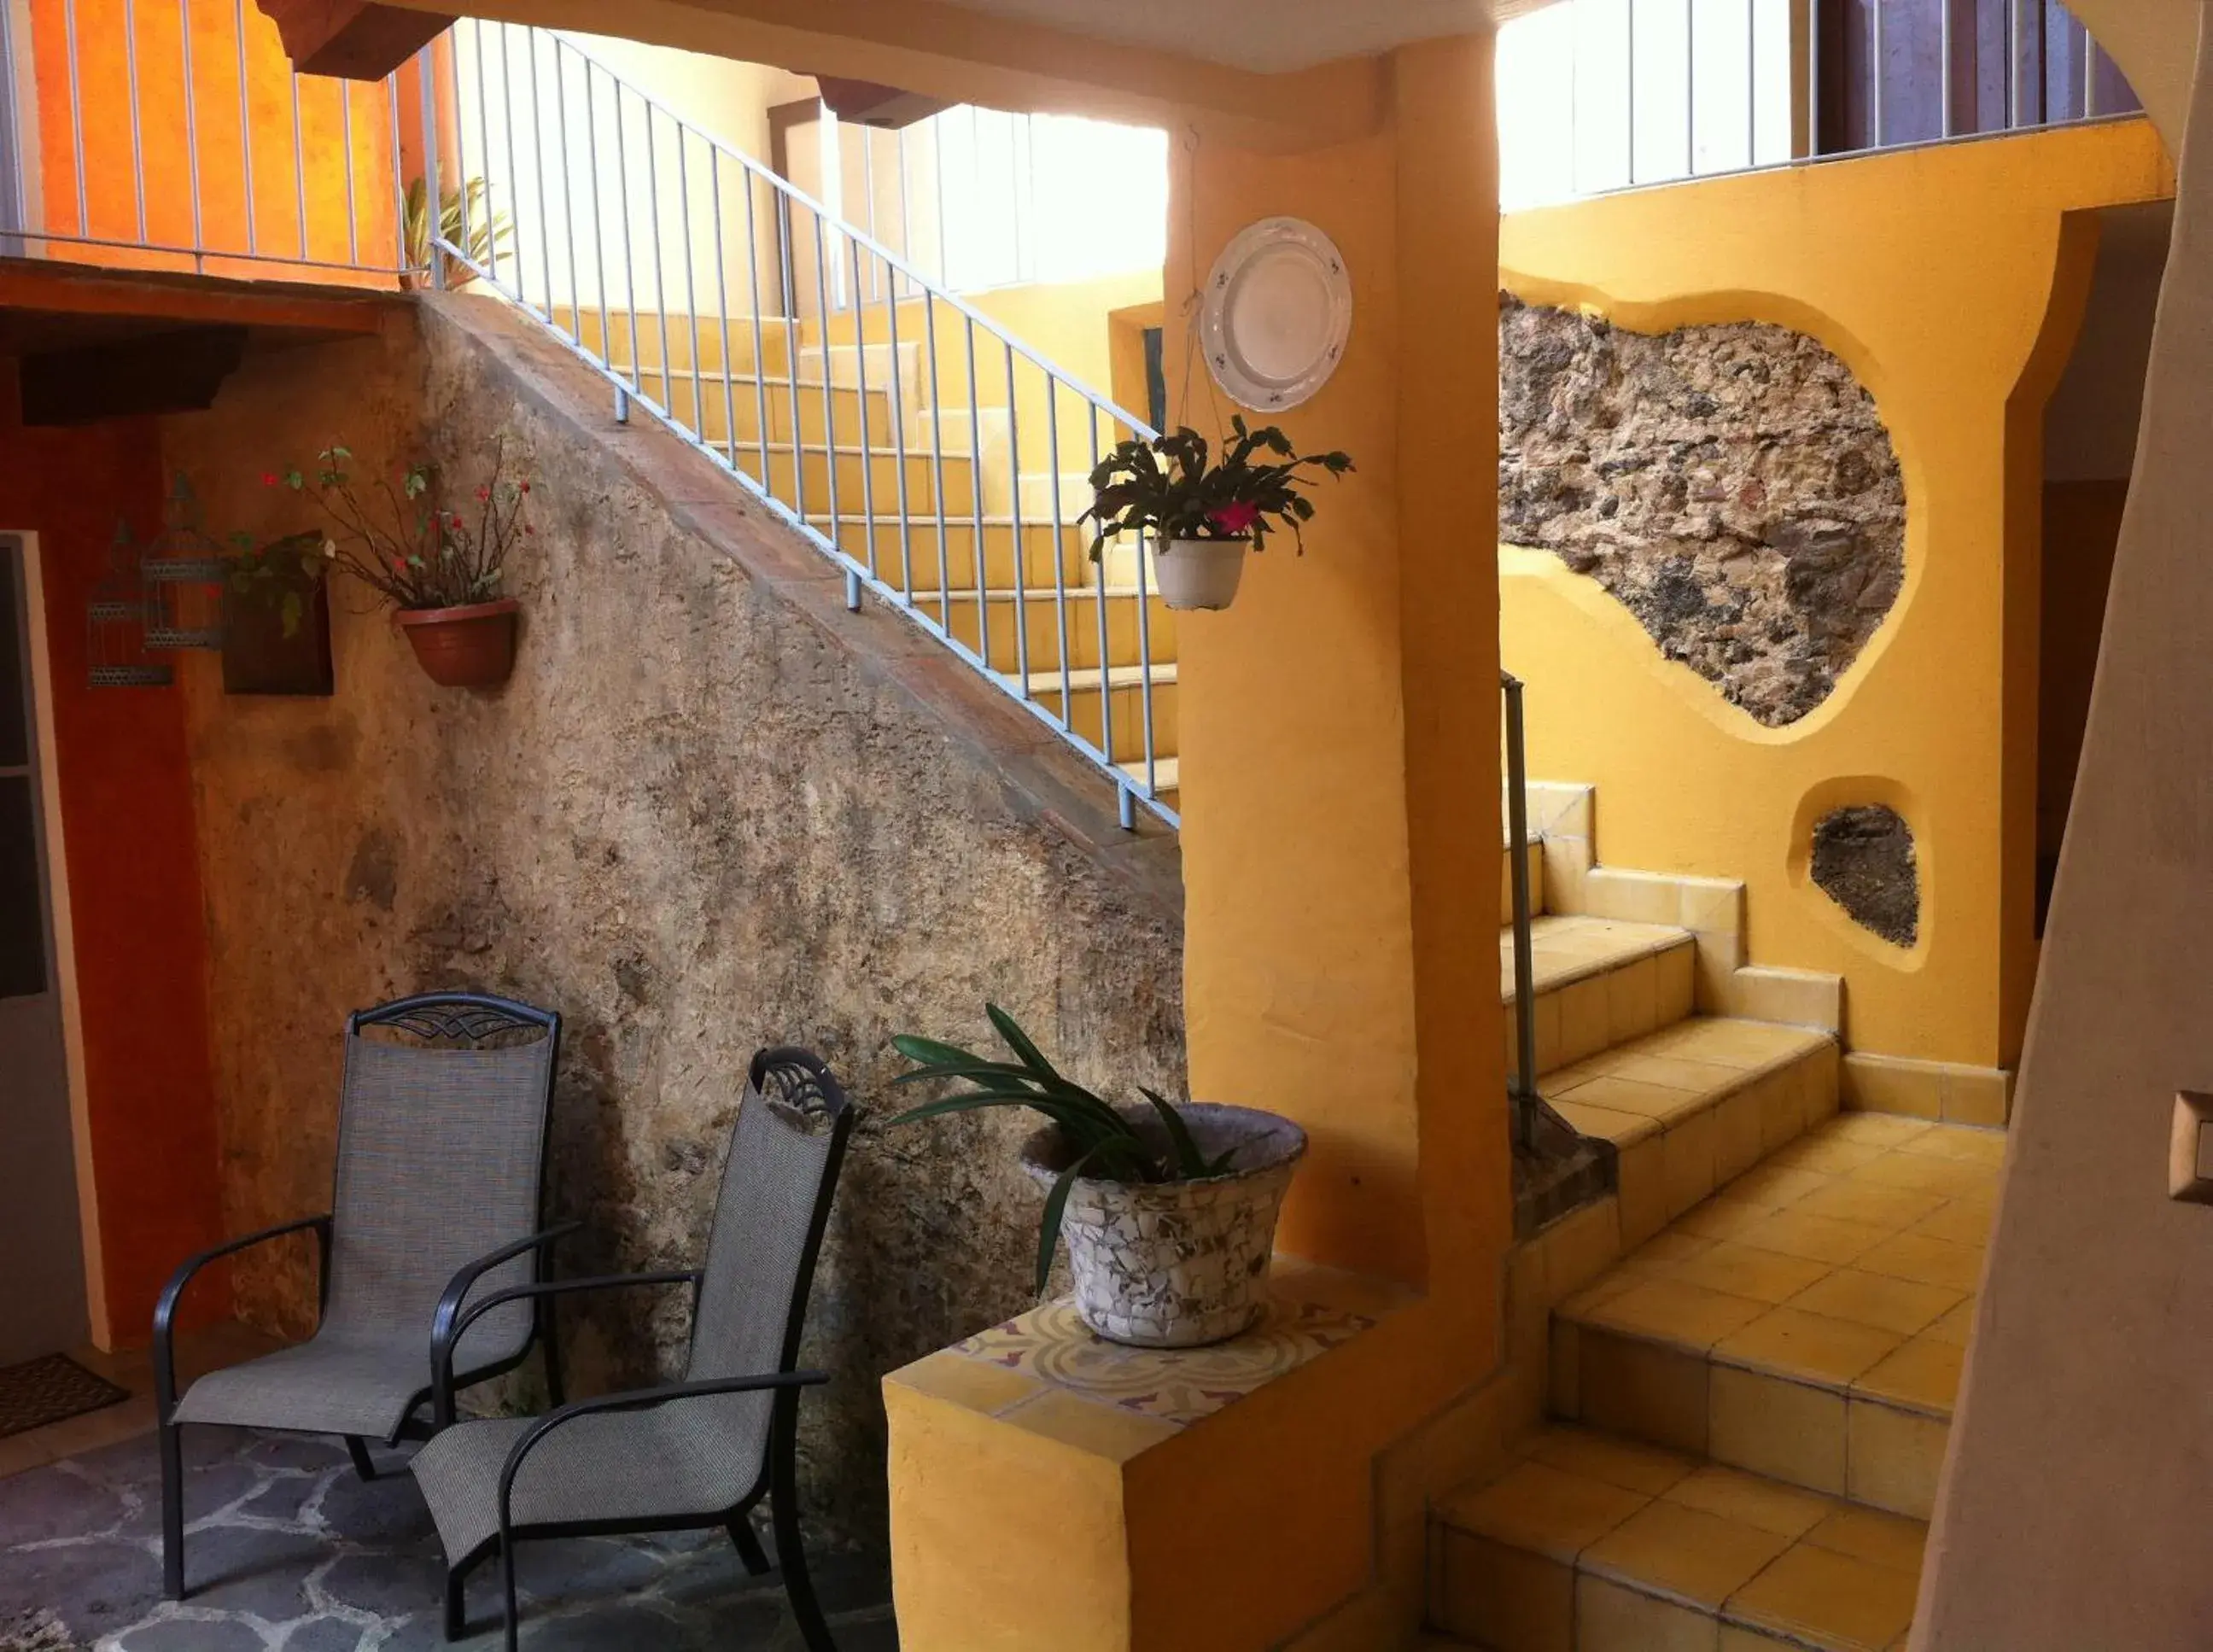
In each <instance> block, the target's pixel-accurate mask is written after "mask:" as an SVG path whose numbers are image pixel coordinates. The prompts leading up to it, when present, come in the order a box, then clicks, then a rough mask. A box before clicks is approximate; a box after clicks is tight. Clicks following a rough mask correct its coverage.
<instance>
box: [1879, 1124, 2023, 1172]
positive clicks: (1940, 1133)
mask: <svg viewBox="0 0 2213 1652" xmlns="http://www.w3.org/2000/svg"><path fill="white" fill-rule="evenodd" d="M2005 1144H2006V1133H2005V1132H2004V1131H2002V1130H1970V1129H1968V1128H1967V1127H1966V1126H1965V1125H1938V1126H1937V1127H1936V1129H1934V1130H1932V1131H1927V1132H1925V1133H1924V1134H1922V1135H1919V1136H1917V1137H1914V1138H1913V1139H1912V1140H1911V1141H1910V1142H1900V1143H1899V1144H1898V1150H1899V1152H1901V1153H1923V1154H1927V1155H1930V1157H1932V1158H1938V1159H1959V1160H1962V1161H1966V1163H1969V1164H1986V1165H1990V1166H1993V1167H1995V1166H1997V1165H2001V1164H2003V1163H2004V1162H2005Z"/></svg>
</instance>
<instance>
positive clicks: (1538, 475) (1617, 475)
mask: <svg viewBox="0 0 2213 1652" xmlns="http://www.w3.org/2000/svg"><path fill="white" fill-rule="evenodd" d="M1498 342H1499V385H1498V438H1499V448H1498V533H1499V538H1500V539H1503V541H1505V542H1506V543H1508V544H1509V545H1521V546H1532V547H1534V548H1539V549H1544V550H1548V551H1551V552H1554V553H1555V554H1556V555H1557V556H1558V558H1560V560H1561V561H1562V562H1564V563H1565V564H1567V565H1568V566H1569V567H1570V568H1571V569H1573V570H1575V571H1576V572H1577V573H1579V574H1587V575H1588V576H1591V577H1592V578H1594V579H1595V580H1597V581H1598V582H1599V583H1600V584H1601V585H1602V586H1604V587H1605V588H1606V590H1608V591H1609V592H1611V593H1612V594H1613V595H1614V596H1615V597H1617V598H1619V600H1621V601H1622V602H1623V603H1624V604H1625V605H1626V606H1627V607H1628V608H1629V610H1630V612H1631V613H1634V614H1635V615H1636V616H1637V619H1638V621H1639V622H1640V623H1641V624H1642V625H1643V627H1644V629H1645V630H1646V631H1648V632H1649V633H1650V634H1651V637H1652V638H1653V640H1654V641H1655V642H1656V643H1659V645H1660V648H1661V652H1662V653H1664V654H1665V655H1667V657H1668V658H1669V659H1671V660H1680V661H1682V662H1683V663H1684V664H1686V665H1687V666H1689V667H1690V668H1692V670H1694V671H1696V672H1697V673H1698V674H1699V675H1700V676H1702V677H1704V679H1705V680H1707V681H1709V682H1710V683H1712V684H1713V685H1714V686H1716V687H1717V688H1719V689H1720V690H1721V692H1722V694H1723V695H1724V696H1725V697H1727V698H1728V700H1729V701H1730V702H1731V703H1732V704H1736V705H1740V706H1741V707H1743V708H1744V710H1747V712H1749V713H1751V715H1752V716H1753V717H1755V718H1756V719H1758V720H1759V722H1763V723H1765V724H1766V725H1767V726H1769V727H1770V728H1775V727H1779V726H1781V725H1783V724H1786V723H1790V722H1796V721H1797V720H1798V719H1799V718H1801V717H1802V716H1805V715H1806V714H1807V713H1808V712H1809V711H1811V710H1813V709H1814V707H1815V706H1817V705H1819V704H1821V702H1822V701H1823V700H1825V699H1826V698H1828V697H1829V694H1830V692H1832V690H1833V689H1834V688H1835V686H1836V682H1837V678H1838V676H1839V675H1840V674H1842V673H1843V671H1844V668H1845V667H1847V666H1849V665H1850V663H1851V662H1852V661H1853V660H1854V659H1856V658H1857V657H1858V655H1859V652H1860V650H1861V649H1862V648H1863V647H1865V646H1866V644H1867V641H1868V639H1869V637H1872V636H1874V635H1875V628H1876V626H1878V625H1881V623H1882V618H1883V616H1884V615H1885V614H1886V613H1889V612H1890V608H1891V605H1892V604H1893V603H1894V602H1895V601H1896V600H1898V593H1899V586H1900V584H1901V583H1902V582H1903V580H1904V577H1905V480H1904V479H1903V477H1902V476H1901V475H1900V474H1899V466H1898V455H1897V454H1896V453H1895V452H1894V451H1893V449H1892V447H1891V443H1890V436H1889V434H1888V432H1887V431H1886V430H1884V429H1883V425H1882V420H1881V417H1880V416H1879V415H1878V414H1877V413H1876V411H1875V401H1874V399H1873V398H1872V397H1870V396H1869V394H1868V393H1867V392H1866V390H1865V389H1863V388H1862V387H1861V385H1860V383H1859V381H1858V380H1856V378H1854V377H1853V376H1852V372H1851V369H1850V368H1848V367H1846V366H1845V365H1844V363H1843V362H1842V361H1840V360H1838V358H1837V357H1835V356H1834V355H1832V354H1831V353H1830V351H1827V350H1826V349H1825V348H1824V347H1823V346H1822V345H1820V344H1818V343H1816V342H1815V341H1814V340H1813V339H1812V338H1808V337H1807V336H1806V335H1805V334H1803V333H1801V332H1792V331H1791V330H1790V329H1789V328H1788V327H1779V326H1770V325H1768V324H1766V323H1765V322H1752V321H1745V322H1734V323H1730V324H1728V325H1724V326H1692V327H1680V328H1678V329H1677V330H1676V331H1674V332H1667V333H1659V334H1645V333H1636V332H1623V331H1622V330H1620V329H1619V328H1617V327H1614V326H1611V325H1609V324H1608V323H1607V322H1606V321H1604V320H1600V319H1597V318H1595V317H1591V316H1585V315H1576V314H1570V313H1569V312H1567V311H1565V310H1559V309H1552V308H1546V307H1545V306H1541V305H1534V304H1524V303H1522V302H1521V301H1520V300H1518V299H1516V298H1515V297H1514V296H1512V295H1511V294H1508V293H1501V294H1500V295H1499V315H1498Z"/></svg>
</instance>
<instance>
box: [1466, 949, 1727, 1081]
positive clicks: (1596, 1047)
mask: <svg viewBox="0 0 2213 1652" xmlns="http://www.w3.org/2000/svg"><path fill="white" fill-rule="evenodd" d="M1529 927H1530V937H1531V941H1532V942H1533V952H1534V954H1535V957H1534V960H1533V961H1534V963H1535V965H1536V987H1537V995H1536V998H1537V1002H1536V1010H1537V1070H1538V1071H1539V1072H1540V1073H1547V1072H1551V1071H1552V1070H1555V1069H1556V1068H1560V1067H1565V1066H1567V1065H1569V1064H1571V1063H1574V1062H1577V1061H1582V1060H1583V1059H1585V1058H1588V1057H1592V1056H1595V1055H1598V1054H1600V1052H1603V1051H1605V1050H1607V1049H1609V1048H1611V1047H1613V1045H1619V1044H1625V1043H1627V1042H1628V1041H1629V1040H1631V1039H1640V1038H1643V1037H1644V1036H1645V1035H1646V1034H1647V1033H1655V1032H1657V1031H1659V1030H1660V1029H1661V1028H1662V1027H1671V1026H1673V1024H1674V1023H1675V1022H1677V1021H1681V1020H1682V1019H1683V1018H1684V1017H1685V1016H1686V1015H1689V1014H1690V1013H1691V990H1692V974H1693V970H1692V955H1693V950H1694V942H1693V940H1692V935H1691V932H1690V931H1689V930H1680V929H1676V928H1674V927H1673V925H1670V924H1623V923H1619V922H1617V921H1615V920H1613V919H1612V918H1605V917H1552V916H1547V917H1538V918H1537V919H1535V920H1534V921H1533V923H1532V924H1530V926H1529ZM1498 1001H1499V1002H1500V1003H1504V1004H1511V1003H1513V1002H1514V931H1513V930H1512V928H1511V927H1510V926H1502V927H1501V928H1500V930H1499V932H1498ZM1519 1038H1520V1032H1519V1028H1518V1027H1517V1026H1516V1024H1515V1018H1514V1017H1513V1016H1512V1015H1509V1016H1507V1018H1506V1063H1507V1065H1508V1066H1509V1068H1510V1067H1512V1066H1513V1064H1514V1062H1515V1050H1516V1049H1517V1048H1518V1047H1519ZM1546 1094H1550V1092H1549V1091H1547V1092H1546Z"/></svg>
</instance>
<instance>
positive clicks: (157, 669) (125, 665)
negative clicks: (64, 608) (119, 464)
mask: <svg viewBox="0 0 2213 1652" xmlns="http://www.w3.org/2000/svg"><path fill="white" fill-rule="evenodd" d="M85 631H86V637H85V658H86V660H87V661H88V665H89V669H88V672H87V680H88V682H89V683H90V684H91V686H93V687H94V688H165V687H167V686H168V684H169V682H170V681H171V680H172V678H173V677H174V673H172V672H171V670H170V669H169V666H168V661H164V660H157V659H155V658H154V657H153V656H152V655H149V653H148V652H147V649H146V585H145V582H144V581H143V579H141V578H140V577H139V573H138V546H137V542H136V541H134V540H133V539H132V538H131V528H130V525H129V524H128V523H125V522H118V523H117V524H116V525H115V538H114V539H113V540H112V541H110V543H109V545H108V549H107V573H105V574H104V575H102V576H101V579H100V582H99V583H97V584H96V585H94V587H93V588H92V597H91V600H89V601H88V602H87V603H86V604H85Z"/></svg>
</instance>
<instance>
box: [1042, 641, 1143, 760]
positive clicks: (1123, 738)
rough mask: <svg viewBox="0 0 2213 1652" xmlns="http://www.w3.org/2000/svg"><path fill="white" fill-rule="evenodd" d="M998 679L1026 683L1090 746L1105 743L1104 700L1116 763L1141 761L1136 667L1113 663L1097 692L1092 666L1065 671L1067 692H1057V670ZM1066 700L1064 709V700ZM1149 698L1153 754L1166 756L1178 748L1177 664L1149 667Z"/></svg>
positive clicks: (1139, 688)
mask: <svg viewBox="0 0 2213 1652" xmlns="http://www.w3.org/2000/svg"><path fill="white" fill-rule="evenodd" d="M1001 680H1002V681H1005V682H1010V683H1013V684H1015V686H1018V687H1021V686H1026V687H1027V694H1028V698H1031V699H1033V700H1035V701H1036V702H1037V703H1038V704H1039V705H1042V706H1044V707H1045V708H1046V710H1048V711H1051V712H1052V713H1054V714H1055V715H1056V716H1065V718H1066V719H1067V722H1068V723H1069V726H1070V728H1074V729H1075V730H1076V733H1077V734H1079V735H1082V737H1083V738H1084V739H1086V740H1088V741H1090V742H1091V743H1092V744H1093V745H1094V746H1099V747H1105V746H1106V743H1107V742H1106V728H1105V727H1104V726H1103V718H1102V713H1101V701H1102V699H1103V700H1104V701H1105V703H1106V704H1105V711H1104V715H1105V716H1107V717H1111V718H1112V719H1113V748H1112V750H1111V751H1110V752H1109V753H1108V755H1109V756H1110V757H1111V759H1113V761H1114V762H1116V763H1137V762H1141V761H1142V760H1143V758H1144V755H1145V750H1146V743H1145V724H1146V716H1147V710H1148V707H1147V704H1146V702H1147V699H1148V694H1147V692H1146V690H1145V688H1144V686H1143V683H1142V682H1141V680H1140V674H1139V673H1138V671H1137V668H1136V667H1134V666H1117V667H1115V668H1113V670H1112V671H1111V672H1110V673H1108V674H1107V680H1106V692H1105V694H1104V695H1103V696H1102V695H1101V693H1100V674H1099V672H1098V671H1097V670H1096V669H1093V670H1089V671H1072V672H1070V674H1069V683H1068V686H1069V690H1070V692H1069V693H1068V694H1067V695H1066V696H1065V697H1064V696H1063V694H1062V692H1061V678H1060V674H1059V673H1058V671H1052V672H1043V671H1040V672H1033V673H1032V674H1030V676H1029V677H1028V678H1027V680H1025V679H1022V678H1019V677H1014V676H1011V675H1008V676H1003V677H1002V679H1001ZM1064 698H1065V699H1066V701H1067V706H1066V710H1063V700H1064ZM1149 698H1150V701H1151V704H1150V708H1149V709H1150V714H1151V722H1152V736H1153V737H1152V751H1153V753H1155V756H1165V755H1167V753H1171V752H1174V750H1176V667H1175V662H1174V661H1167V663H1165V664H1162V665H1158V666H1155V667H1154V668H1153V680H1152V689H1151V692H1150V695H1149Z"/></svg>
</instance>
